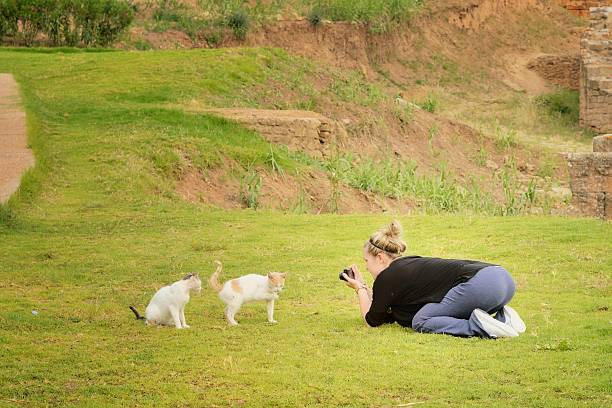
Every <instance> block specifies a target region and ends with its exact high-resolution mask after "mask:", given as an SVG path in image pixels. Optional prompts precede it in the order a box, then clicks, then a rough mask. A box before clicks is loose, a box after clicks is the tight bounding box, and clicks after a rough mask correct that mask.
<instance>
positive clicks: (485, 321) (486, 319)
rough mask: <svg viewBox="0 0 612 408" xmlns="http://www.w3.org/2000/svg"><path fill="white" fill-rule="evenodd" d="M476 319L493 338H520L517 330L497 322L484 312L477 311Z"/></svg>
mask: <svg viewBox="0 0 612 408" xmlns="http://www.w3.org/2000/svg"><path fill="white" fill-rule="evenodd" d="M474 317H475V318H476V319H477V320H478V323H480V327H482V329H483V330H484V331H485V332H487V334H488V335H489V336H491V337H493V338H504V337H518V333H517V332H516V330H514V329H513V328H512V327H510V326H508V325H507V324H505V323H502V322H500V321H499V320H496V319H495V318H494V317H493V316H491V315H490V314H488V313H487V312H485V311H484V310H481V309H475V310H474Z"/></svg>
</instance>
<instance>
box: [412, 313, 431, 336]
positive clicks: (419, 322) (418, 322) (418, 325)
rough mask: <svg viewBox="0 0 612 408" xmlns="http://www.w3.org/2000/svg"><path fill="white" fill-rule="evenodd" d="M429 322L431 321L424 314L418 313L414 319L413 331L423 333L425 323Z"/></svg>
mask: <svg viewBox="0 0 612 408" xmlns="http://www.w3.org/2000/svg"><path fill="white" fill-rule="evenodd" d="M421 310H422V309H421ZM427 320H429V317H428V316H426V315H425V314H424V313H421V312H417V314H415V315H414V317H413V318H412V329H413V330H415V331H418V332H420V331H423V328H424V326H425V322H427Z"/></svg>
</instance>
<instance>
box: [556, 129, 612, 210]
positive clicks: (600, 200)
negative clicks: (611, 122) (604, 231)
mask: <svg viewBox="0 0 612 408" xmlns="http://www.w3.org/2000/svg"><path fill="white" fill-rule="evenodd" d="M567 164H568V167H569V174H570V187H571V189H572V207H573V208H574V210H575V211H576V212H578V213H581V214H583V215H590V216H596V217H599V218H603V219H607V220H610V219H612V134H609V135H602V136H597V137H595V138H594V139H593V153H569V154H568V155H567Z"/></svg>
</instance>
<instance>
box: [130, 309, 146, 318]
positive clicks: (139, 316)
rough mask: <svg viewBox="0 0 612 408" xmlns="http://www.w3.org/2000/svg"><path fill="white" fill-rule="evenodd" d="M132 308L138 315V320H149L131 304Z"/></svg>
mask: <svg viewBox="0 0 612 408" xmlns="http://www.w3.org/2000/svg"><path fill="white" fill-rule="evenodd" d="M130 310H131V311H132V312H134V314H135V315H136V320H147V319H146V317H143V316H141V315H140V313H138V310H136V308H135V307H134V306H130Z"/></svg>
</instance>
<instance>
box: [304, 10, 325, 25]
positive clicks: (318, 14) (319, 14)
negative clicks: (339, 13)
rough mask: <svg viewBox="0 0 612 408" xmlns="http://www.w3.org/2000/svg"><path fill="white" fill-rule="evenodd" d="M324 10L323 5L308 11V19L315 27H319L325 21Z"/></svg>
mask: <svg viewBox="0 0 612 408" xmlns="http://www.w3.org/2000/svg"><path fill="white" fill-rule="evenodd" d="M323 16H324V12H323V9H322V8H321V7H314V8H313V9H312V10H310V12H309V13H308V21H309V22H310V24H312V26H313V27H318V26H320V25H321V22H322V21H323Z"/></svg>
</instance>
